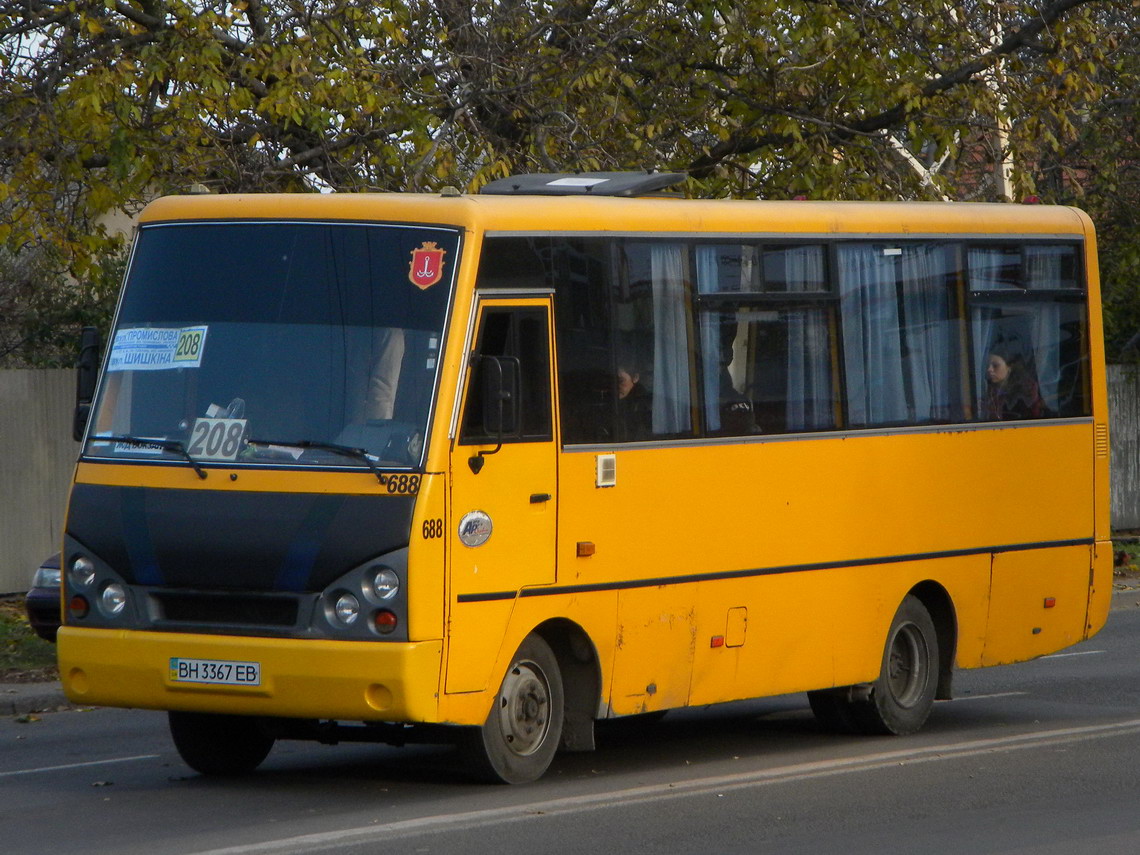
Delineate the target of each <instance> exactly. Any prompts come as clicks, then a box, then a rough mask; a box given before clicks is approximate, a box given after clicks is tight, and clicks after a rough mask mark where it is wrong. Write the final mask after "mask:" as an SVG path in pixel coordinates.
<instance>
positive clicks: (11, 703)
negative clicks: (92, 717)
mask: <svg viewBox="0 0 1140 855" xmlns="http://www.w3.org/2000/svg"><path fill="white" fill-rule="evenodd" d="M59 709H74V707H72V705H71V702H70V701H68V700H67V698H66V697H65V696H64V694H63V686H61V685H60V684H59V682H58V681H57V682H53V683H0V715H28V714H29V713H36V712H54V711H55V710H59Z"/></svg>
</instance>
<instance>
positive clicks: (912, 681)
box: [852, 596, 938, 736]
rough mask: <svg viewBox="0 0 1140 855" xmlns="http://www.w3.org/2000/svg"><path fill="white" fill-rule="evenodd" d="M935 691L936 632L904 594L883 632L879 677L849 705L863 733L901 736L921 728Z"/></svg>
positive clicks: (918, 605)
mask: <svg viewBox="0 0 1140 855" xmlns="http://www.w3.org/2000/svg"><path fill="white" fill-rule="evenodd" d="M937 688H938V633H937V632H936V631H935V629H934V621H932V620H931V619H930V613H929V612H928V611H927V610H926V606H924V605H923V604H922V601H921V600H919V599H918V598H917V597H912V596H907V597H906V598H905V599H904V600H903V601H902V605H900V606H899V610H898V611H897V612H895V619H894V620H893V621H891V631H890V632H889V633H887V644H886V649H885V650H884V651H883V665H882V669H881V670H880V672H879V679H878V680H876V681H875V682H874V683H873V684H872V686H871V695H870V697H868V698H866V699H865V700H861V701H857V702H856V703H854V704H853V705H852V712H853V713H854V715H855V719H856V721H858V723H859V725H860V728H861V729H862V730H863V732H864V733H885V734H893V735H895V736H905V735H907V734H908V733H914V732H915V731H917V730H918V729H919V728H921V727H922V726H923V725H924V724H925V723H926V719H927V717H928V716H929V715H930V711H931V709H933V708H934V692H935V690H936V689H937Z"/></svg>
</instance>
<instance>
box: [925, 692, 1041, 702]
mask: <svg viewBox="0 0 1140 855" xmlns="http://www.w3.org/2000/svg"><path fill="white" fill-rule="evenodd" d="M1028 694H1029V692H994V693H992V694H989V695H962V697H960V698H951V699H950V700H948V701H939V703H956V702H957V701H987V700H989V699H990V698H1013V697H1016V696H1017V695H1028Z"/></svg>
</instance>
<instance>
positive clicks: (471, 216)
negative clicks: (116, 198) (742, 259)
mask: <svg viewBox="0 0 1140 855" xmlns="http://www.w3.org/2000/svg"><path fill="white" fill-rule="evenodd" d="M194 220H214V221H216V220H274V221H280V220H318V221H330V220H332V221H336V220H341V221H352V222H414V223H423V224H446V225H453V226H458V227H462V228H465V229H468V230H470V231H474V232H493V233H515V234H546V233H581V234H604V233H615V234H663V235H665V234H686V235H687V234H707V235H710V236H712V235H747V234H756V235H785V234H805V235H839V234H847V235H853V236H854V235H874V234H890V235H894V236H899V235H914V236H916V237H919V236H928V235H944V234H963V235H983V234H984V235H992V234H1023V235H1024V234H1041V235H1091V233H1092V226H1091V222H1090V221H1089V219H1088V217H1087V215H1085V214H1084V213H1083V212H1081V211H1079V210H1078V209H1076V208H1067V207H1061V206H1053V205H1019V204H1011V203H978V202H814V201H755V200H727V199H713V200H694V199H672V198H633V199H626V198H613V197H601V198H598V197H585V196H494V195H480V196H475V195H438V194H429V193H328V194H318V193H309V194H269V193H266V194H232V195H192V196H166V197H163V198H160V199H157V200H155V201H154V202H152V203H151V204H149V205H148V206H147V207H146V209H145V210H144V211H143V213H142V216H141V217H140V223H141V224H143V225H146V224H150V223H156V222H172V221H183V222H184V221H194Z"/></svg>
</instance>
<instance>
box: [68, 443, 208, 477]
mask: <svg viewBox="0 0 1140 855" xmlns="http://www.w3.org/2000/svg"><path fill="white" fill-rule="evenodd" d="M91 440H92V442H122V443H125V444H126V445H137V446H140V447H146V446H148V445H150V446H157V447H158V448H161V449H162V450H163V451H173V452H174V453H175V454H178V455H181V456H182V457H185V458H186V460H187V461H188V462H189V464H190V465H191V466H193V467H194V471H195V472H197V473H198V477H199V478H201V479H202V480H203V481H204V480H205V479H206V470H205V469H203V468H202V466H201V464H200V463H198V461H197V460H195V459H194V458H193V457H191V456H190V452H189V451H187V450H186V446H185V445H183V444H182V443H181V442H179V441H178V440H176V439H146V438H145V437H141V436H125V435H119V434H111V435H101V434H96V435H95V436H93V437H91Z"/></svg>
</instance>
